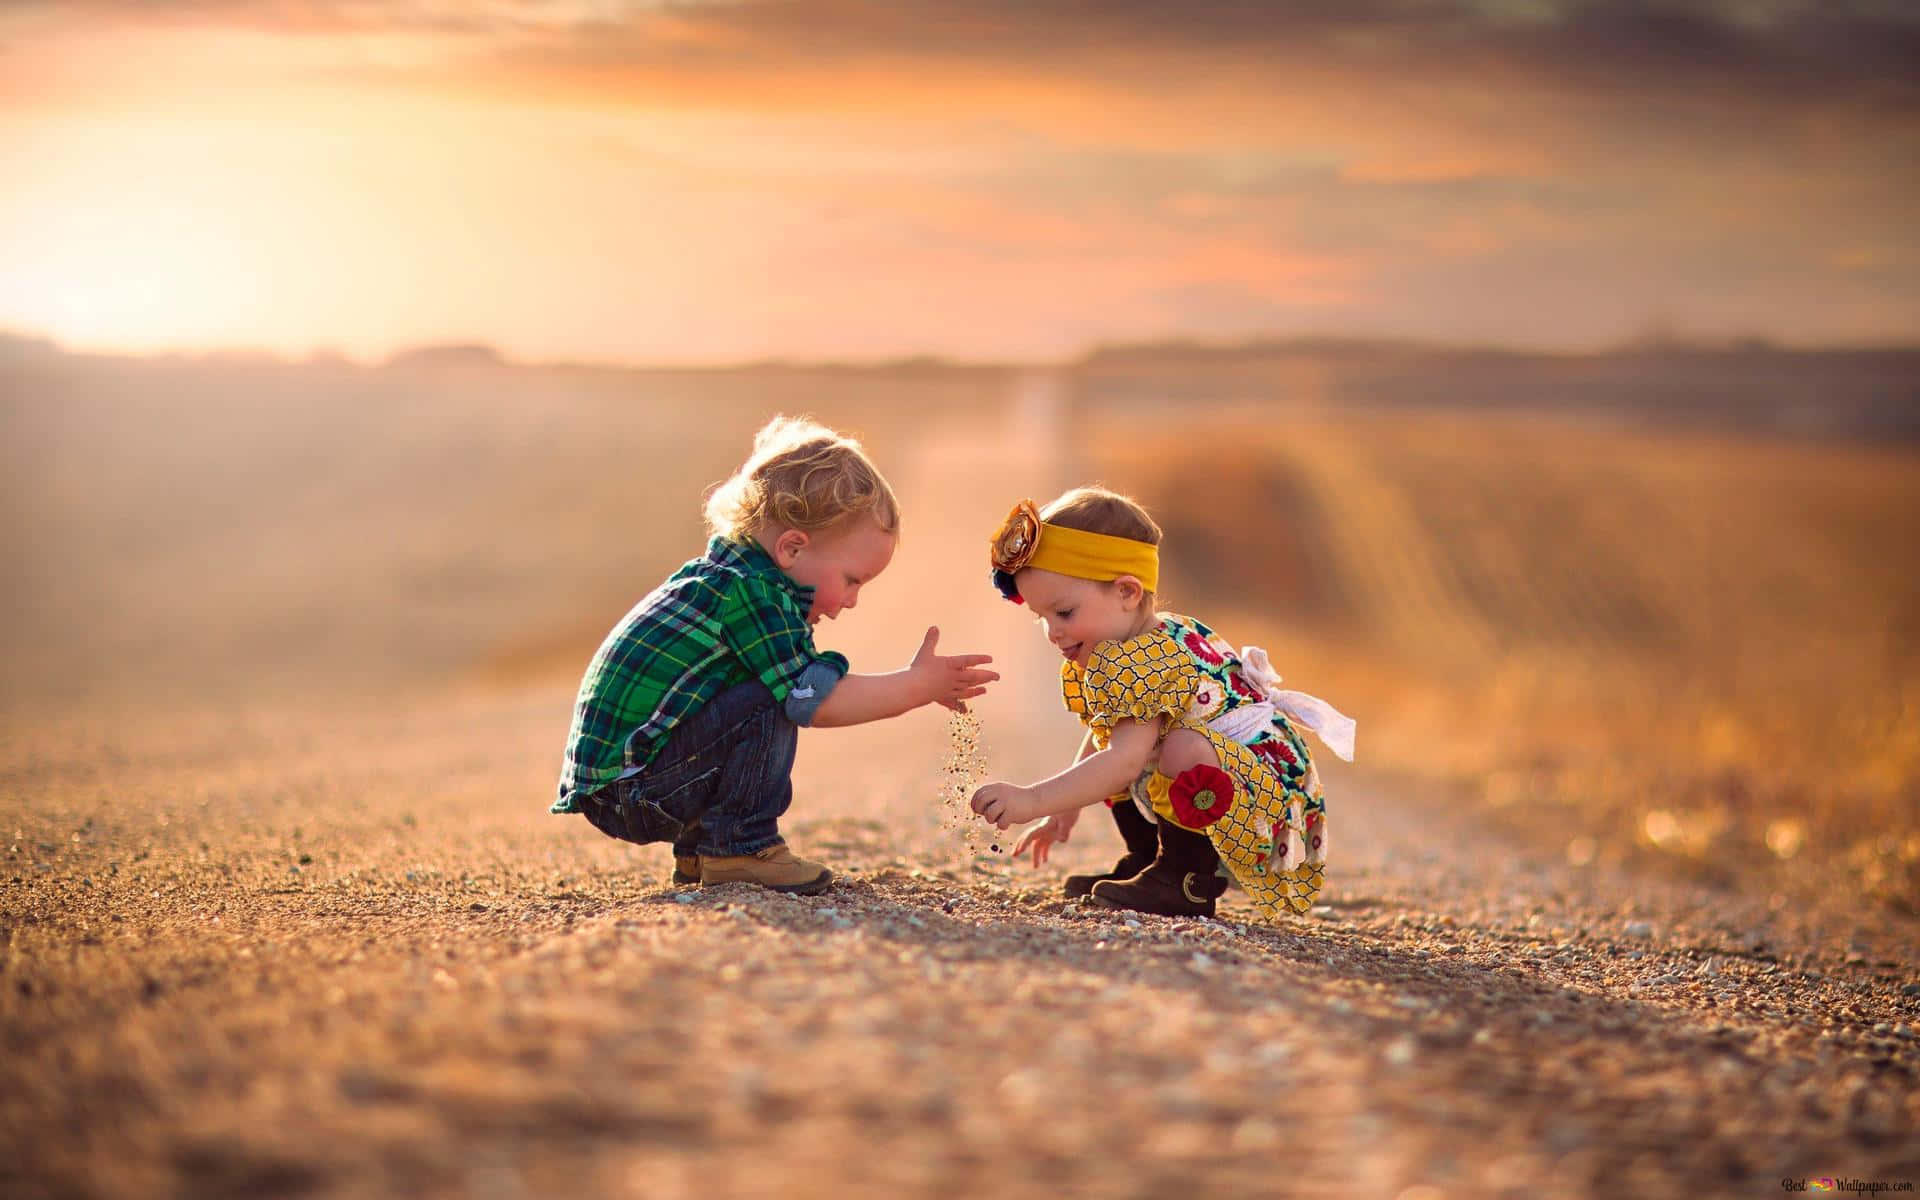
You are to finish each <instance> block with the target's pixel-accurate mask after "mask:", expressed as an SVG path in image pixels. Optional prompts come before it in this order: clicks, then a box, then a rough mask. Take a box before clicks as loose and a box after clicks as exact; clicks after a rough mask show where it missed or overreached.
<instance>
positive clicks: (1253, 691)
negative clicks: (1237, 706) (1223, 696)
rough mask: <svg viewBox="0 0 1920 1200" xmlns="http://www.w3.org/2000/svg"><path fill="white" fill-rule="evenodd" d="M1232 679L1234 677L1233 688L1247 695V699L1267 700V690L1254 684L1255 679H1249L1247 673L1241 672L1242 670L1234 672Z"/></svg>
mask: <svg viewBox="0 0 1920 1200" xmlns="http://www.w3.org/2000/svg"><path fill="white" fill-rule="evenodd" d="M1232 679H1233V690H1234V691H1236V692H1239V693H1240V694H1241V695H1242V696H1245V697H1246V698H1247V699H1249V700H1265V699H1266V698H1267V694H1266V693H1265V692H1263V691H1261V690H1260V689H1259V688H1257V687H1255V686H1253V681H1252V680H1250V679H1248V678H1247V677H1246V676H1245V675H1242V674H1240V672H1238V671H1235V672H1234V673H1233V676H1232Z"/></svg>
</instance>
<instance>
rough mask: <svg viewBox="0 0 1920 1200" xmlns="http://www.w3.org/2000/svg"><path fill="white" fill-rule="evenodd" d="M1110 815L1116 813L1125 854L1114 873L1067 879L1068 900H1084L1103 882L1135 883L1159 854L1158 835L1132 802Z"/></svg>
mask: <svg viewBox="0 0 1920 1200" xmlns="http://www.w3.org/2000/svg"><path fill="white" fill-rule="evenodd" d="M1109 811H1111V812H1112V813H1113V823H1114V825H1116V826H1118V827H1119V830H1120V840H1121V841H1123V842H1125V843H1126V844H1127V852H1126V854H1124V855H1122V856H1121V859H1120V861H1119V862H1117V863H1115V864H1113V870H1111V871H1108V872H1106V873H1105V874H1104V875H1069V876H1067V886H1066V893H1067V898H1068V899H1072V898H1073V897H1075V896H1085V895H1087V894H1088V893H1090V892H1092V891H1093V885H1094V884H1096V883H1099V882H1100V881H1101V880H1103V879H1132V878H1133V877H1134V876H1135V875H1138V874H1139V873H1140V872H1142V871H1144V870H1146V869H1147V864H1148V863H1151V862H1152V861H1153V856H1154V855H1155V854H1157V853H1158V852H1159V850H1160V838H1159V835H1157V834H1156V833H1154V831H1153V822H1152V821H1149V820H1147V817H1146V814H1145V813H1143V812H1141V811H1140V809H1139V808H1138V807H1136V806H1135V805H1134V803H1133V801H1132V800H1131V799H1128V800H1117V801H1115V802H1114V803H1113V804H1112V805H1111V806H1109Z"/></svg>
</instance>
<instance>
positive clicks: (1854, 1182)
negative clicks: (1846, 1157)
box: [1780, 1175, 1913, 1195]
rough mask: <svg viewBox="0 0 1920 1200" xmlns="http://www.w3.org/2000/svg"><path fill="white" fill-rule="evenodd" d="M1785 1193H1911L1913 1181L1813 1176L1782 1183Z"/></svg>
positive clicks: (1781, 1188)
mask: <svg viewBox="0 0 1920 1200" xmlns="http://www.w3.org/2000/svg"><path fill="white" fill-rule="evenodd" d="M1780 1190H1781V1191H1783V1192H1859V1193H1862V1194H1864V1195H1875V1194H1877V1193H1880V1192H1911V1191H1912V1190H1913V1180H1911V1179H1848V1178H1845V1177H1843V1176H1834V1175H1813V1176H1809V1177H1808V1178H1805V1179H1793V1178H1791V1177H1789V1178H1786V1179H1782V1180H1781V1181H1780Z"/></svg>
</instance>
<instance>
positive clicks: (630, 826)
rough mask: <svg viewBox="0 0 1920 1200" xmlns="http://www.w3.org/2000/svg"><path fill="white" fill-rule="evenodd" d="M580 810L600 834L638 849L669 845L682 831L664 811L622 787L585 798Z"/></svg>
mask: <svg viewBox="0 0 1920 1200" xmlns="http://www.w3.org/2000/svg"><path fill="white" fill-rule="evenodd" d="M581 808H582V809H584V810H585V812H586V814H587V820H588V822H590V823H591V824H592V825H593V827H594V828H595V829H598V830H599V831H600V832H601V833H604V834H606V835H607V836H608V837H613V838H619V839H620V840H621V841H623V842H635V843H638V844H640V845H642V846H645V845H648V844H651V843H653V842H671V841H673V840H674V839H675V838H677V837H679V836H680V831H681V830H682V829H683V828H685V826H684V825H682V823H681V822H679V821H677V820H675V819H674V818H673V817H672V816H671V815H670V814H669V813H668V812H667V811H666V810H665V809H663V808H661V807H660V806H659V805H658V804H655V803H654V802H653V801H651V800H647V799H645V798H643V797H641V796H638V795H636V794H635V792H634V790H633V789H631V788H630V787H628V786H627V785H626V784H615V785H614V786H613V787H610V788H606V789H604V790H603V791H599V792H596V793H594V794H593V795H591V796H588V797H586V799H585V802H584V803H583V804H582V805H581Z"/></svg>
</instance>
